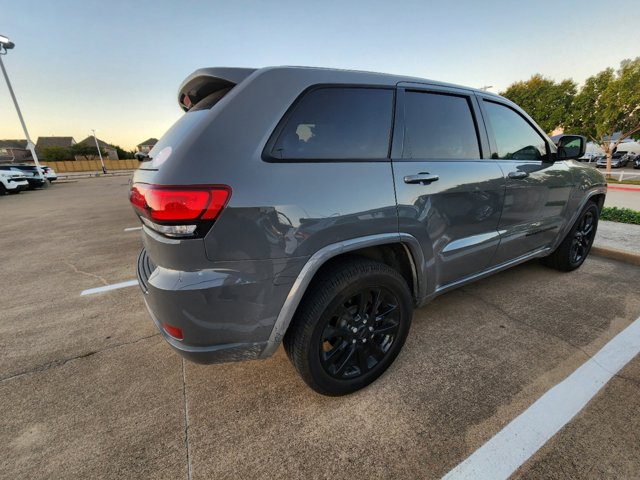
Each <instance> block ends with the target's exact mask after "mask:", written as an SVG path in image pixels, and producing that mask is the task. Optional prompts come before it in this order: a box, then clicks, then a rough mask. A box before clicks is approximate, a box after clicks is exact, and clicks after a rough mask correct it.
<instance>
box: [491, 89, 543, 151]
mask: <svg viewBox="0 0 640 480" xmlns="http://www.w3.org/2000/svg"><path fill="white" fill-rule="evenodd" d="M484 107H485V111H486V112H487V116H488V117H489V119H488V120H489V123H490V124H491V130H493V135H494V138H495V141H496V148H497V152H494V153H493V155H492V156H491V157H492V158H498V159H505V160H544V159H545V158H546V156H547V143H546V142H545V141H544V139H543V138H542V137H541V136H540V134H539V133H538V132H536V131H535V130H534V129H533V127H532V126H531V125H529V123H528V122H527V121H526V120H525V119H524V118H522V117H521V116H520V115H519V114H517V113H516V112H515V111H513V110H511V109H510V108H509V107H506V106H504V105H500V104H498V103H494V102H490V101H487V100H485V101H484Z"/></svg>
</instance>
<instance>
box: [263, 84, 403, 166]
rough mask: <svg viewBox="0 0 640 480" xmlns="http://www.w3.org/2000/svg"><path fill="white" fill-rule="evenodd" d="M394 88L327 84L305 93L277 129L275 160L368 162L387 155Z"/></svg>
mask: <svg viewBox="0 0 640 480" xmlns="http://www.w3.org/2000/svg"><path fill="white" fill-rule="evenodd" d="M393 95H394V92H393V90H389V89H380V88H352V87H326V88H317V89H314V90H311V91H309V92H307V93H306V94H305V95H304V96H303V97H302V98H301V99H300V100H299V101H298V102H297V104H295V106H294V107H293V109H292V110H291V111H290V112H289V113H288V114H287V115H286V116H285V118H284V119H283V124H281V127H279V128H278V129H276V132H279V133H278V134H277V138H276V140H275V142H274V143H273V147H272V148H271V149H270V152H269V153H270V155H271V157H272V159H275V160H290V161H294V160H369V159H386V158H387V157H388V154H389V141H390V137H391V123H392V120H393Z"/></svg>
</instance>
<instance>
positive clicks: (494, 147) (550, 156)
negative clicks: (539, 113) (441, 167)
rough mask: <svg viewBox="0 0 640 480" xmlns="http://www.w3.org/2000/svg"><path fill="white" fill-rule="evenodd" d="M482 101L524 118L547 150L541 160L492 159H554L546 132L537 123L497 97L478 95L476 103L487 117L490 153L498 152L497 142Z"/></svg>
mask: <svg viewBox="0 0 640 480" xmlns="http://www.w3.org/2000/svg"><path fill="white" fill-rule="evenodd" d="M484 102H490V103H495V104H497V105H501V106H503V107H506V108H508V109H509V110H511V111H513V112H514V113H515V114H516V115H518V116H519V117H520V118H522V120H524V121H525V122H526V123H527V124H528V125H529V126H530V127H531V128H532V130H533V131H534V132H535V133H536V134H538V136H539V137H540V138H541V139H542V141H543V142H544V144H545V147H546V151H547V155H546V158H543V159H541V160H524V159H518V158H495V159H494V160H496V161H501V162H540V163H553V162H554V161H556V159H555V155H554V153H555V152H554V151H552V149H551V146H550V145H549V141H548V140H547V138H546V134H545V133H544V132H542V130H540V127H538V125H536V124H535V123H534V122H533V121H532V120H530V119H529V118H527V116H526V115H523V112H521V111H519V109H518V108H514V106H513V105H509V104H508V103H506V102H501V101H500V100H499V99H495V98H490V97H485V96H479V98H478V103H479V104H480V108H481V111H482V115H483V117H485V118H486V119H487V120H486V121H485V127H486V129H487V134H488V135H489V145H490V148H491V152H490V154H491V155H493V154H496V155H497V154H498V144H497V143H496V137H495V134H494V132H493V126H492V125H491V120H490V119H489V114H488V112H487V111H486V109H485V108H484Z"/></svg>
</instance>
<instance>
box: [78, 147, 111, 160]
mask: <svg viewBox="0 0 640 480" xmlns="http://www.w3.org/2000/svg"><path fill="white" fill-rule="evenodd" d="M69 150H70V152H71V156H72V157H84V158H85V160H94V159H96V158H99V155H98V149H97V148H96V146H95V145H86V144H84V143H76V144H75V145H72V146H71V148H69ZM100 153H101V154H102V156H103V157H104V156H105V151H104V150H102V149H100Z"/></svg>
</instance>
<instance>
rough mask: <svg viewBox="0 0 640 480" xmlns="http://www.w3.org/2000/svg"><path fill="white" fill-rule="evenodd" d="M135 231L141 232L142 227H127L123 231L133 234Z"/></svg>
mask: <svg viewBox="0 0 640 480" xmlns="http://www.w3.org/2000/svg"><path fill="white" fill-rule="evenodd" d="M136 230H142V227H129V228H125V229H124V231H125V232H134V231H136Z"/></svg>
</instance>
